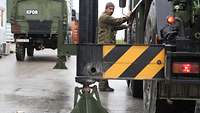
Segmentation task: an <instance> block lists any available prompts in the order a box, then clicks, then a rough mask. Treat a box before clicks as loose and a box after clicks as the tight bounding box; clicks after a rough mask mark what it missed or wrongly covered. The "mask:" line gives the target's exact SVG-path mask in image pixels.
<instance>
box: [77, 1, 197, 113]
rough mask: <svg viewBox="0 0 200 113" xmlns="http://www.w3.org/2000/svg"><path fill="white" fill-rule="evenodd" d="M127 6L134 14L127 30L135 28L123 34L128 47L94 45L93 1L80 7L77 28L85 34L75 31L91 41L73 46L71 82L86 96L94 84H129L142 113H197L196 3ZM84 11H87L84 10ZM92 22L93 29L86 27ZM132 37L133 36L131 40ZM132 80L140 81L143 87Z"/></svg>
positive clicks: (94, 15) (182, 2) (131, 2)
mask: <svg viewBox="0 0 200 113" xmlns="http://www.w3.org/2000/svg"><path fill="white" fill-rule="evenodd" d="M81 1H82V0H81ZM128 2H129V8H130V10H132V11H133V13H132V15H131V18H130V20H129V25H130V26H131V25H133V24H132V23H133V22H134V21H135V23H136V28H135V29H136V31H133V30H132V29H133V28H129V29H128V30H127V31H128V32H129V33H127V34H128V35H130V36H127V38H130V39H128V40H132V41H130V42H128V43H129V44H128V45H117V44H116V45H112V44H110V45H108V44H107V45H106V44H105V45H104V44H103V45H98V44H95V41H94V38H95V37H96V36H95V35H96V31H94V32H93V30H96V29H93V26H96V25H95V24H96V23H97V17H96V14H97V12H98V11H97V10H96V7H97V6H98V0H85V1H82V2H80V3H81V4H80V5H81V6H84V7H80V8H81V10H82V12H80V28H81V29H83V28H87V29H86V31H84V32H83V31H81V30H80V34H84V33H85V34H86V33H87V34H89V33H91V34H92V35H94V36H92V35H91V34H90V35H88V36H87V37H86V38H87V40H83V39H82V38H81V37H80V40H81V42H80V43H83V44H82V45H79V46H78V54H77V64H78V65H77V66H78V67H77V77H76V81H77V82H79V83H82V84H83V90H84V88H85V91H87V93H90V91H89V90H88V88H89V85H90V84H93V82H95V80H98V79H122V80H133V84H134V85H135V87H140V88H135V87H132V90H134V91H135V93H137V92H143V101H144V113H198V112H199V111H198V110H199V106H196V101H197V100H199V98H200V76H199V75H200V68H199V67H200V60H199V59H200V38H199V36H200V35H199V32H200V29H199V27H200V23H199V22H200V1H199V0H129V1H128ZM119 3H120V6H123V7H125V6H126V5H125V4H126V0H119ZM91 4H92V5H91ZM88 6H90V7H89V8H91V9H90V10H88V9H89V8H88V9H85V7H88ZM86 12H87V13H86ZM88 13H90V14H91V15H90V16H89V15H87V14H88ZM92 16H93V17H95V18H93V17H92ZM91 18H92V19H93V23H90V24H88V22H91V21H90V20H92V19H91ZM85 24H87V25H88V26H89V27H88V26H87V27H86V25H85ZM84 30H85V29H84ZM132 32H135V33H136V35H135V37H132ZM80 36H85V35H80ZM88 38H89V39H88ZM88 42H90V44H88ZM91 43H92V44H91ZM138 44H139V45H138ZM145 48H146V49H145ZM85 50H87V51H85ZM141 50H142V51H141ZM143 50H144V51H143ZM137 53H139V54H137ZM154 54H155V56H154ZM135 80H140V81H141V82H142V85H143V87H141V86H138V85H141V84H139V83H136V82H135ZM141 82H140V83H141ZM84 102H85V101H84ZM87 102H88V101H87ZM77 105H78V104H77ZM88 105H89V104H88ZM86 107H87V106H86ZM75 108H76V106H75ZM77 108H79V107H77ZM100 113H107V112H100Z"/></svg>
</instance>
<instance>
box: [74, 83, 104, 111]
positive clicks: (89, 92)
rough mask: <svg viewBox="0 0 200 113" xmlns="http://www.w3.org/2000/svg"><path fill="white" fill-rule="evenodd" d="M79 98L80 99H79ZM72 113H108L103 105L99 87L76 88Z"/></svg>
mask: <svg viewBox="0 0 200 113" xmlns="http://www.w3.org/2000/svg"><path fill="white" fill-rule="evenodd" d="M78 98H79V99H78ZM71 113H108V112H107V111H106V109H105V108H103V106H102V105H101V101H100V98H99V94H98V91H97V87H96V86H94V87H89V86H87V87H83V88H78V87H76V88H75V94H74V109H73V110H72V111H71Z"/></svg>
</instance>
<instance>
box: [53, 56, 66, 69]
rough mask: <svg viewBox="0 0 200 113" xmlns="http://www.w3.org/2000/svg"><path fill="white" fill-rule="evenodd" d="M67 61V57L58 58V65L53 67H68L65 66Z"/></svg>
mask: <svg viewBox="0 0 200 113" xmlns="http://www.w3.org/2000/svg"><path fill="white" fill-rule="evenodd" d="M65 61H66V58H58V60H57V62H56V65H55V66H54V68H53V69H67V67H66V66H65Z"/></svg>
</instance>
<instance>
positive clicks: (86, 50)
mask: <svg viewBox="0 0 200 113" xmlns="http://www.w3.org/2000/svg"><path fill="white" fill-rule="evenodd" d="M102 56H103V53H102V46H100V45H89V44H88V45H78V46H77V76H97V75H99V74H101V72H103V68H102V67H103V66H102V62H103V59H102Z"/></svg>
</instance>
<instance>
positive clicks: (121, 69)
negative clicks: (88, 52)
mask: <svg viewBox="0 0 200 113" xmlns="http://www.w3.org/2000/svg"><path fill="white" fill-rule="evenodd" d="M164 57H165V50H164V49H163V47H161V46H128V45H127V46H126V45H104V46H103V64H104V66H103V67H104V73H103V78H107V79H109V78H111V79H117V78H119V79H120V78H132V79H152V78H155V77H156V76H158V75H160V73H162V72H163V70H164Z"/></svg>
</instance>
